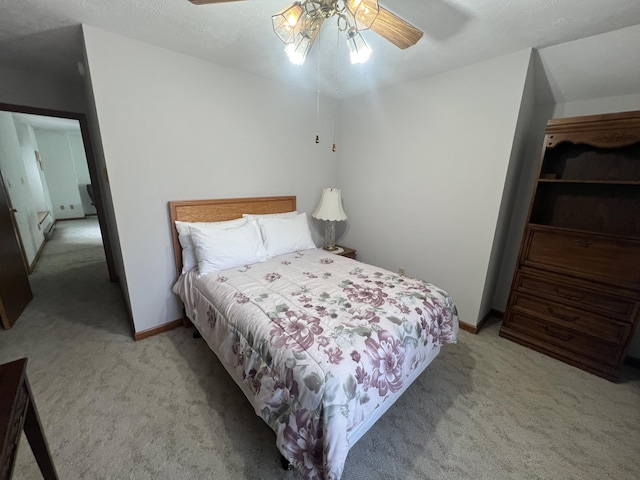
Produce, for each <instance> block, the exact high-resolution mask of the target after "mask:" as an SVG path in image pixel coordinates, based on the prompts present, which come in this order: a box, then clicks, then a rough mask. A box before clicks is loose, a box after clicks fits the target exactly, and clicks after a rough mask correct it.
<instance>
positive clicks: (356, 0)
mask: <svg viewBox="0 0 640 480" xmlns="http://www.w3.org/2000/svg"><path fill="white" fill-rule="evenodd" d="M344 4H345V7H347V11H348V12H349V13H350V14H351V15H353V18H354V20H355V22H356V26H357V27H358V30H366V29H367V28H370V27H371V25H373V22H375V20H376V18H377V17H378V12H379V11H380V10H379V7H378V0H345V2H344Z"/></svg>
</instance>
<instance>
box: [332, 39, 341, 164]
mask: <svg viewBox="0 0 640 480" xmlns="http://www.w3.org/2000/svg"><path fill="white" fill-rule="evenodd" d="M339 53H340V29H338V35H337V36H336V98H335V107H334V109H333V147H331V151H332V152H335V151H336V123H337V117H338V58H340V57H339V55H338V54H339Z"/></svg>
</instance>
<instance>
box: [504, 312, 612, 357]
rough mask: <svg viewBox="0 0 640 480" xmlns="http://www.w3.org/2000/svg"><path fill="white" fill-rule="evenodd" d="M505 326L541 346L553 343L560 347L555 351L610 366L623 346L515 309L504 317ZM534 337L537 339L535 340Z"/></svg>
mask: <svg viewBox="0 0 640 480" xmlns="http://www.w3.org/2000/svg"><path fill="white" fill-rule="evenodd" d="M505 327H507V328H508V329H510V330H512V331H515V332H521V333H523V334H525V335H526V336H528V337H531V340H530V341H531V342H532V343H537V344H538V345H539V346H542V347H543V348H544V345H545V344H550V345H555V346H557V347H560V349H559V350H558V349H556V352H562V351H563V350H566V351H568V352H574V353H576V354H578V355H580V356H585V357H589V358H592V359H594V360H597V361H598V362H605V363H607V364H609V365H612V366H615V365H617V364H618V362H619V361H620V356H621V354H622V351H623V348H622V347H620V346H618V345H613V344H610V343H607V342H604V341H600V340H598V339H596V338H593V337H590V336H587V335H581V334H580V333H578V332H576V331H574V330H569V329H567V328H563V327H559V326H557V325H554V324H551V323H549V322H546V321H544V319H539V318H538V319H536V318H533V317H530V316H528V315H527V314H523V313H520V312H516V311H511V312H510V314H509V315H508V316H507V318H505ZM536 339H537V340H539V341H538V342H536ZM574 359H575V356H574Z"/></svg>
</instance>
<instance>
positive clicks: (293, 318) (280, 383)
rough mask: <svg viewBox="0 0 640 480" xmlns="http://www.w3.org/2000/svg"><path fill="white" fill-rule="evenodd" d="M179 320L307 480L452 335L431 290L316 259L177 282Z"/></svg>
mask: <svg viewBox="0 0 640 480" xmlns="http://www.w3.org/2000/svg"><path fill="white" fill-rule="evenodd" d="M174 292H175V293H177V294H178V295H179V296H180V297H181V299H182V301H183V303H184V304H185V310H186V313H187V316H188V317H189V318H190V319H191V321H192V322H193V323H194V325H195V326H196V328H197V329H198V331H199V332H200V333H201V334H202V336H203V338H204V339H205V340H206V342H207V344H208V345H209V347H210V348H211V349H212V350H213V351H214V352H215V354H216V355H217V356H218V358H219V359H220V361H221V363H222V364H223V365H224V366H225V368H226V369H227V371H228V372H229V374H230V375H231V377H232V378H233V379H234V380H235V381H236V383H237V384H238V385H239V386H240V388H241V389H242V391H243V392H244V394H245V396H246V397H247V399H248V400H249V401H250V402H251V404H252V405H253V408H254V410H255V412H256V414H257V415H258V416H260V417H261V418H262V419H263V420H264V421H265V422H266V423H267V424H268V425H269V426H270V427H271V428H272V429H273V430H274V432H275V433H276V439H277V440H276V443H277V447H278V449H279V450H280V452H281V453H282V455H283V456H284V457H285V458H286V459H287V460H289V461H290V462H291V463H292V464H293V465H294V467H295V468H296V469H297V470H298V471H299V472H300V473H301V474H302V475H303V476H304V478H307V479H339V478H340V477H341V475H342V471H343V468H344V464H345V461H346V457H347V453H348V451H349V448H350V447H351V446H352V445H353V444H354V443H355V441H357V439H358V438H360V437H361V436H362V435H363V434H364V433H365V432H366V431H367V430H368V428H369V427H370V426H371V425H372V424H373V422H375V421H376V420H377V419H378V418H380V416H381V415H382V413H384V411H386V410H387V409H388V408H389V407H390V406H391V405H392V404H393V402H395V400H397V398H399V396H400V395H401V394H402V393H403V392H404V391H405V390H406V389H407V387H408V386H409V385H410V384H411V382H412V381H413V380H415V378H417V377H418V376H419V375H420V374H421V373H422V371H423V370H424V369H425V368H426V366H427V365H428V364H429V363H430V362H431V360H433V358H434V357H435V356H436V355H437V353H438V351H439V349H440V347H441V346H442V345H444V344H446V343H454V342H455V341H456V339H457V335H458V319H457V313H456V308H455V305H454V302H453V300H452V299H451V297H450V296H449V295H448V294H447V293H446V292H444V291H443V290H441V289H439V288H438V287H436V286H434V285H432V284H430V283H427V282H424V281H421V280H417V279H412V278H409V277H404V276H400V275H398V274H395V273H393V272H390V271H387V270H384V269H380V268H378V267H374V266H371V265H367V264H365V263H361V262H357V261H354V260H351V259H348V258H344V257H341V256H338V255H333V254H331V253H329V252H326V251H325V250H322V249H311V250H304V251H301V252H294V253H289V254H286V255H281V256H278V257H274V258H272V259H270V260H268V261H266V262H263V263H258V264H253V265H247V266H244V267H241V268H236V269H230V270H224V271H220V272H216V273H211V274H208V275H198V273H197V270H196V271H193V272H190V273H189V274H186V275H182V276H181V277H180V279H179V280H178V282H177V283H176V284H175V286H174Z"/></svg>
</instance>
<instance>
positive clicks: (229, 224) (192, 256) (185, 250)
mask: <svg viewBox="0 0 640 480" xmlns="http://www.w3.org/2000/svg"><path fill="white" fill-rule="evenodd" d="M246 223H247V219H246V218H237V219H235V220H229V221H226V222H181V221H180V220H176V221H175V224H176V230H177V231H178V240H179V241H180V246H181V247H182V273H187V272H190V271H191V270H193V269H194V268H196V267H197V266H198V259H197V257H196V249H195V246H194V245H193V241H192V240H191V231H190V230H189V225H210V226H211V228H219V229H227V228H238V227H241V226H242V225H245V224H246Z"/></svg>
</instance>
